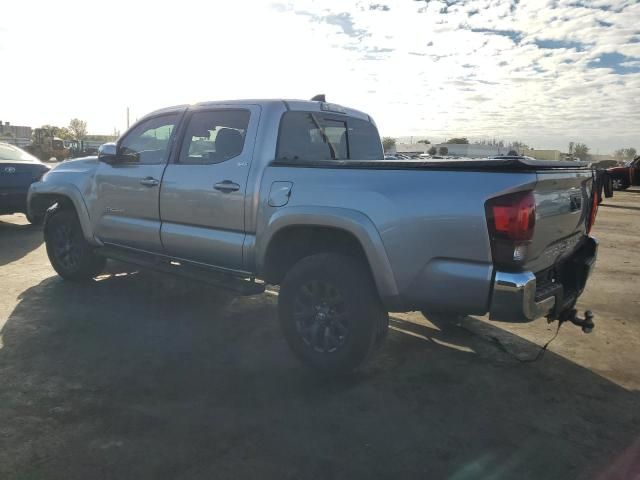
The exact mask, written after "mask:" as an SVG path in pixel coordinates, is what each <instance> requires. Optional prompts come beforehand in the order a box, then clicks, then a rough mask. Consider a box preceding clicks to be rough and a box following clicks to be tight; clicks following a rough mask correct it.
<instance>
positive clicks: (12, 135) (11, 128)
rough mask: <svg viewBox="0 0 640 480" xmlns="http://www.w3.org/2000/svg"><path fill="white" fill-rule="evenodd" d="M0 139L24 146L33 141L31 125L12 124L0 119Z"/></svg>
mask: <svg viewBox="0 0 640 480" xmlns="http://www.w3.org/2000/svg"><path fill="white" fill-rule="evenodd" d="M0 141H3V142H7V143H12V144H14V145H18V146H19V147H24V146H26V145H29V144H30V143H31V127H22V126H18V125H11V124H10V123H9V122H4V123H3V122H2V121H1V120H0Z"/></svg>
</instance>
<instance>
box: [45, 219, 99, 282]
mask: <svg viewBox="0 0 640 480" xmlns="http://www.w3.org/2000/svg"><path fill="white" fill-rule="evenodd" d="M44 239H45V243H46V245H47V255H48V257H49V261H50V262H51V265H52V266H53V268H54V270H55V271H56V272H57V273H58V275H60V276H61V277H62V278H64V279H65V280H72V281H76V282H79V281H86V280H90V279H92V278H93V277H95V276H96V275H98V274H99V273H100V272H101V271H102V270H104V266H105V263H106V259H105V258H104V257H100V256H98V255H96V254H95V252H94V249H93V247H91V245H89V243H87V241H86V240H85V238H84V235H83V234H82V227H81V226H80V221H79V220H78V217H77V216H76V213H75V212H74V211H72V210H56V211H54V212H53V213H52V214H51V215H50V216H49V217H48V218H47V222H46V225H45V228H44Z"/></svg>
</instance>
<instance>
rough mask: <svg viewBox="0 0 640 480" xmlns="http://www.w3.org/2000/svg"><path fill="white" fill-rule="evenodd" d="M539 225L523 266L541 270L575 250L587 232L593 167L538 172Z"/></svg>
mask: <svg viewBox="0 0 640 480" xmlns="http://www.w3.org/2000/svg"><path fill="white" fill-rule="evenodd" d="M537 176H538V181H537V183H536V186H535V190H534V195H535V199H536V224H535V231H534V235H533V238H532V240H531V244H530V246H529V249H528V260H527V263H526V265H525V266H524V267H525V268H526V269H527V270H530V271H532V272H539V271H541V270H544V269H545V268H548V267H550V266H552V265H553V264H555V263H557V262H558V261H560V260H562V259H563V258H565V257H567V256H569V255H570V254H571V253H572V252H574V251H575V250H576V248H577V247H578V245H579V244H580V243H581V242H582V240H583V239H584V236H585V234H586V223H587V216H588V215H589V210H590V206H591V205H590V202H589V198H590V196H591V188H592V183H593V177H592V173H591V171H590V170H577V171H576V170H574V171H571V170H564V171H563V170H555V171H539V172H537Z"/></svg>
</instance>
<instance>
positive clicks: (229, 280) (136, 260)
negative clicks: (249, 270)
mask: <svg viewBox="0 0 640 480" xmlns="http://www.w3.org/2000/svg"><path fill="white" fill-rule="evenodd" d="M95 252H96V253H97V254H99V255H101V256H103V257H107V258H111V259H113V260H118V261H120V262H124V263H131V264H134V265H138V266H140V267H143V268H148V269H150V270H156V271H159V272H164V273H170V274H173V275H180V276H182V277H186V278H189V279H191V280H197V281H199V282H203V283H206V284H208V285H212V286H215V287H219V288H223V289H226V290H232V291H233V292H235V293H237V294H238V295H241V296H250V295H260V294H261V293H264V289H265V284H264V283H257V282H256V281H255V279H253V278H242V277H238V276H235V275H232V274H230V273H223V272H220V271H218V270H214V269H213V268H207V267H204V266H199V265H195V264H193V263H189V262H185V261H181V260H175V261H174V260H172V259H171V258H170V257H160V256H157V255H153V254H150V253H143V252H129V251H127V250H125V249H123V248H116V247H109V246H105V247H101V248H98V249H97V250H96V251H95Z"/></svg>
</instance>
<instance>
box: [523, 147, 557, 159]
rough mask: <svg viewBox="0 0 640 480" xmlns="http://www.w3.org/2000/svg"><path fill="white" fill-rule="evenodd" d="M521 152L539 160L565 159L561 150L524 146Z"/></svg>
mask: <svg viewBox="0 0 640 480" xmlns="http://www.w3.org/2000/svg"><path fill="white" fill-rule="evenodd" d="M520 153H521V154H522V155H526V156H527V157H533V158H536V159H538V160H564V156H563V154H562V152H561V151H560V150H537V149H535V148H523V149H522V150H521V151H520Z"/></svg>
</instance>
